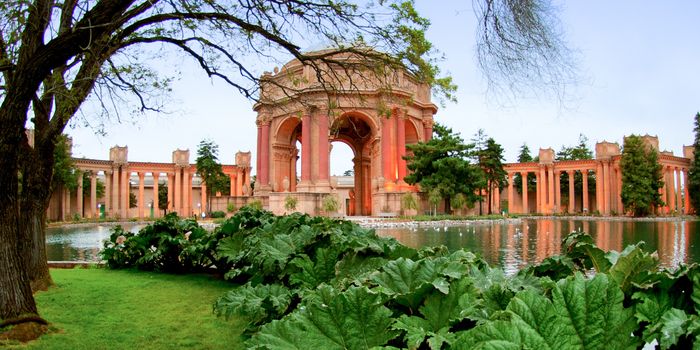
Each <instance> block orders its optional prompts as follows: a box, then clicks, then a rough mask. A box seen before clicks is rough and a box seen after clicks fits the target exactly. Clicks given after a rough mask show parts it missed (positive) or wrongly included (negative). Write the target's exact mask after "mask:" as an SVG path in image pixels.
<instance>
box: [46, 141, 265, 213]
mask: <svg viewBox="0 0 700 350" xmlns="http://www.w3.org/2000/svg"><path fill="white" fill-rule="evenodd" d="M189 158H190V153H189V150H176V151H174V152H173V162H172V163H156V162H130V161H128V148H127V147H118V146H115V147H112V148H111V149H110V157H109V160H98V159H84V158H74V159H73V161H74V163H75V166H76V168H77V169H79V171H80V172H81V173H87V174H88V179H89V182H88V183H83V176H78V186H77V188H76V190H75V191H69V190H68V189H67V188H65V187H62V188H59V189H58V190H57V191H54V194H53V196H52V199H51V202H50V205H49V209H48V218H49V220H63V221H65V220H70V219H72V218H73V217H74V216H75V215H77V216H79V217H86V218H98V217H100V216H101V215H104V216H105V217H110V218H121V219H127V218H146V217H150V216H153V217H160V216H161V210H159V209H158V208H159V204H160V203H159V198H158V190H159V187H161V186H167V188H168V197H167V198H168V199H167V201H168V206H167V208H168V211H169V212H170V211H175V212H177V213H178V214H180V215H182V216H186V215H195V214H197V215H198V214H200V213H202V212H206V211H208V208H207V203H208V201H207V190H206V184H204V183H203V182H202V181H201V178H200V177H199V175H198V174H197V167H196V165H195V164H190V162H189V160H190V159H189ZM223 171H224V173H225V174H226V175H227V176H228V177H229V180H230V194H231V195H230V196H229V197H225V198H224V197H221V196H220V195H218V196H217V198H212V208H211V209H212V210H226V204H227V203H234V205H235V206H236V207H240V206H242V205H244V204H246V203H247V201H248V198H250V196H251V192H252V191H251V190H250V171H251V167H250V152H237V153H236V163H235V164H227V165H223ZM98 179H99V180H100V181H101V182H102V183H103V184H104V195H103V196H102V197H100V198H98V196H97V181H98ZM85 186H87V187H89V188H90V190H89V191H88V192H87V194H86V195H83V187H85ZM131 192H133V193H134V194H135V195H136V207H135V208H130V207H129V196H130V193H131ZM151 208H153V209H151ZM101 212H104V214H101Z"/></svg>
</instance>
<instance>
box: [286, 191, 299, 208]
mask: <svg viewBox="0 0 700 350" xmlns="http://www.w3.org/2000/svg"><path fill="white" fill-rule="evenodd" d="M284 209H287V210H289V211H295V210H296V209H297V197H294V196H292V195H287V197H285V198H284Z"/></svg>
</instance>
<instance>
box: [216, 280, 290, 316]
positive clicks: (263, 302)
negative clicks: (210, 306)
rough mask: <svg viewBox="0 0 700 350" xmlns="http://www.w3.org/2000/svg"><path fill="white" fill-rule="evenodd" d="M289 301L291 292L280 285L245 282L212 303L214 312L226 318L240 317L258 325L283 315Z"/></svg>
mask: <svg viewBox="0 0 700 350" xmlns="http://www.w3.org/2000/svg"><path fill="white" fill-rule="evenodd" d="M290 303H291V292H290V291H289V289H287V288H286V287H284V286H282V285H279V284H271V285H263V284H261V285H257V286H251V285H250V284H246V285H244V286H241V287H238V288H236V289H233V290H230V291H229V292H227V293H226V294H224V295H223V296H221V297H220V298H219V299H218V300H217V301H216V302H215V303H214V312H215V313H216V314H217V316H225V317H226V318H227V319H228V318H230V317H232V316H238V317H242V318H244V319H246V320H248V322H249V323H250V324H252V325H258V324H260V323H263V322H269V321H270V320H271V319H273V318H277V317H280V316H282V315H284V313H285V311H286V310H287V308H288V307H289V304H290Z"/></svg>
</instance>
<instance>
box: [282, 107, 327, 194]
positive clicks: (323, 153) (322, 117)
mask: <svg viewBox="0 0 700 350" xmlns="http://www.w3.org/2000/svg"><path fill="white" fill-rule="evenodd" d="M330 156H331V154H330V149H329V142H328V113H326V112H321V113H320V114H318V180H319V183H320V184H321V185H322V186H330V182H329V181H330ZM290 181H291V180H290Z"/></svg>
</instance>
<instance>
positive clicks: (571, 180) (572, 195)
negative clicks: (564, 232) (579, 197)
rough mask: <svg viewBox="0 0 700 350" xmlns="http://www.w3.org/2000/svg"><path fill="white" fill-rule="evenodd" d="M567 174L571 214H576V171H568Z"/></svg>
mask: <svg viewBox="0 0 700 350" xmlns="http://www.w3.org/2000/svg"><path fill="white" fill-rule="evenodd" d="M566 174H567V175H568V176H569V214H573V213H574V212H576V201H575V199H576V190H575V189H574V175H576V172H575V171H567V172H566Z"/></svg>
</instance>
